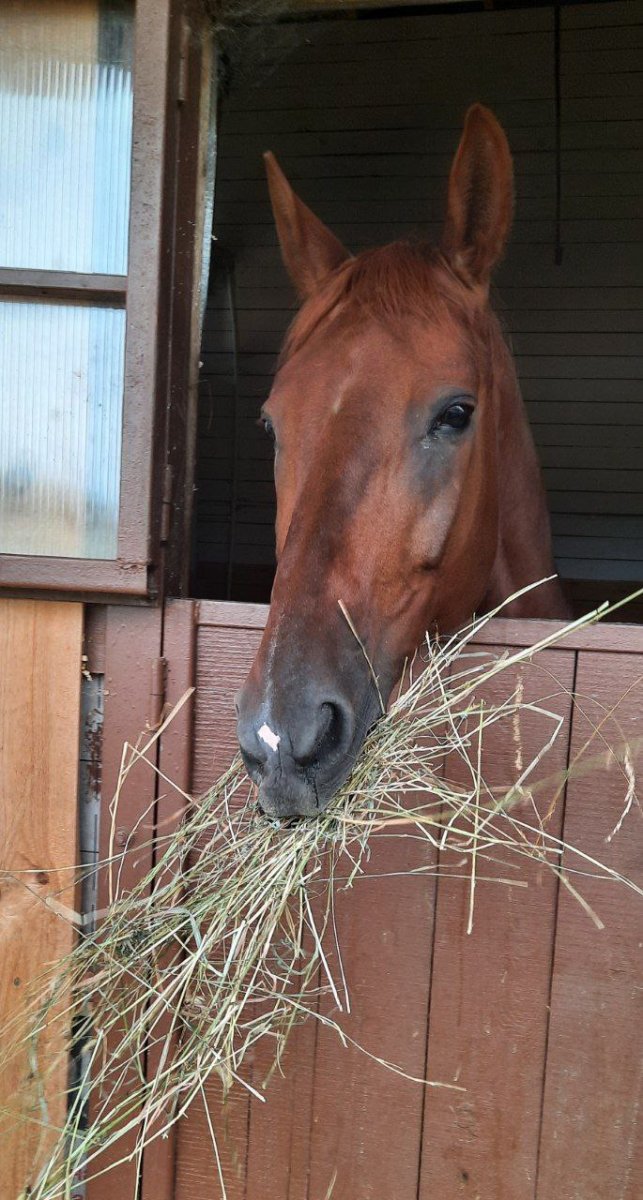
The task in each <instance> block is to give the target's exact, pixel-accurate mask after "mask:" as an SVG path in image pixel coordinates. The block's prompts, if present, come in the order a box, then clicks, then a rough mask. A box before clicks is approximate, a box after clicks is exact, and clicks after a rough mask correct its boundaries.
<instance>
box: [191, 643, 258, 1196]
mask: <svg viewBox="0 0 643 1200" xmlns="http://www.w3.org/2000/svg"><path fill="white" fill-rule="evenodd" d="M258 641H259V635H258V633H257V632H256V631H255V630H248V631H246V630H239V629H232V630H231V629H216V628H208V627H202V626H200V627H199V628H198V631H197V659H196V685H197V690H196V696H195V706H194V729H193V773H192V790H193V791H194V793H195V794H197V795H199V794H202V793H203V792H205V791H206V789H207V788H208V787H209V786H210V785H211V784H212V783H213V782H214V781H215V780H216V779H217V778H218V777H219V775H220V774H221V773H222V772H223V771H224V770H225V768H226V767H227V766H229V764H230V762H231V760H232V758H233V757H234V754H235V753H236V749H237V743H236V736H235V711H234V697H235V695H236V693H237V691H238V690H239V688H240V687H241V684H242V682H243V679H244V677H245V675H246V674H247V671H248V669H249V667H250V664H251V662H252V658H253V655H254V653H255V650H256V647H257V644H258ZM205 1092H206V1098H207V1104H208V1110H209V1112H210V1119H211V1120H212V1123H213V1125H214V1129H215V1134H216V1138H217V1147H218V1150H219V1153H220V1155H221V1160H222V1170H223V1175H224V1179H225V1185H226V1191H227V1200H245V1196H246V1149H247V1130H248V1117H249V1098H248V1093H246V1092H244V1091H241V1090H240V1089H236V1090H234V1091H233V1092H232V1094H231V1095H230V1097H229V1099H228V1101H227V1103H226V1105H225V1106H222V1103H221V1088H220V1084H219V1081H218V1079H217V1078H216V1077H213V1078H211V1079H210V1081H209V1082H208V1084H207V1085H206V1088H205ZM175 1187H176V1191H175V1196H176V1198H177V1200H178V1198H179V1197H185V1198H186V1200H187V1197H192V1196H201V1195H203V1196H208V1197H212V1200H219V1198H220V1197H221V1196H222V1190H221V1187H220V1184H219V1181H218V1178H217V1169H216V1161H215V1154H214V1151H213V1148H212V1141H211V1136H210V1131H209V1125H208V1120H207V1117H206V1112H205V1107H204V1105H202V1104H199V1103H195V1104H193V1105H192V1108H191V1110H190V1112H189V1114H188V1116H187V1117H186V1119H185V1120H184V1121H183V1122H182V1123H181V1126H180V1129H179V1131H178V1137H177V1151H176V1185H175Z"/></svg>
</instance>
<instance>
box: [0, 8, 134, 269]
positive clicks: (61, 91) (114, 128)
mask: <svg viewBox="0 0 643 1200" xmlns="http://www.w3.org/2000/svg"><path fill="white" fill-rule="evenodd" d="M132 20H133V9H132V6H131V5H129V4H117V3H114V2H112V3H97V2H96V0H78V2H77V3H76V4H74V5H73V6H70V5H64V6H62V5H61V6H58V5H57V4H55V3H53V4H52V3H50V2H48V3H44V2H43V0H17V2H16V0H11V3H8V0H0V267H26V268H32V269H40V270H50V271H80V272H85V273H87V272H94V273H98V274H102V273H104V274H110V275H124V274H126V273H127V231H128V220H129V193H130V159H131V143H132V71H131V30H132Z"/></svg>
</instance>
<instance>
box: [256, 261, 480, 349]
mask: <svg viewBox="0 0 643 1200" xmlns="http://www.w3.org/2000/svg"><path fill="white" fill-rule="evenodd" d="M360 316H366V317H371V318H373V319H375V320H379V321H383V322H385V323H387V324H397V323H398V322H400V321H404V320H407V319H408V318H413V319H416V320H419V321H425V322H426V321H430V322H435V323H446V322H448V323H454V322H455V323H457V324H459V325H461V326H463V327H464V330H465V332H466V333H467V334H469V335H470V334H472V333H473V330H474V327H475V324H476V321H475V317H476V312H475V305H473V304H472V302H471V298H470V295H469V289H468V288H467V287H466V285H465V284H463V282H462V281H461V280H460V279H459V278H458V277H457V276H456V275H455V274H454V273H453V271H452V270H451V269H450V267H449V265H448V263H447V262H446V260H445V259H444V258H443V256H442V255H441V253H440V251H439V250H436V249H435V247H433V246H431V245H429V244H428V243H422V242H417V243H414V242H410V241H409V242H403V241H402V242H393V243H391V244H390V245H388V246H379V247H377V248H375V249H372V250H364V251H362V253H361V254H358V255H357V256H356V257H355V258H350V259H348V260H347V261H346V262H345V263H342V265H341V266H340V267H338V268H337V270H335V271H333V273H332V274H331V275H330V276H329V277H328V279H327V281H326V282H325V283H324V285H323V287H321V288H320V289H319V291H318V292H317V293H316V294H315V295H314V296H312V297H311V298H310V300H308V301H307V302H306V304H304V306H303V308H302V309H301V311H300V312H299V313H298V314H297V316H296V317H295V320H294V321H293V323H292V325H291V327H290V329H289V331H288V334H287V336H286V340H285V343H284V346H283V349H282V352H281V360H280V361H281V363H284V362H286V361H287V360H288V359H289V358H291V357H292V355H293V354H295V353H296V352H297V351H298V350H300V349H301V348H302V346H303V345H304V344H305V343H306V342H307V341H308V340H309V338H310V337H311V335H312V334H313V333H315V331H316V330H318V329H319V328H320V327H321V326H322V325H323V324H324V323H325V322H326V321H327V320H334V319H337V320H339V319H341V318H344V319H345V320H346V322H347V323H348V322H351V321H353V320H354V319H355V318H356V317H357V318H359V317H360Z"/></svg>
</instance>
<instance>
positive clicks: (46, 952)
mask: <svg viewBox="0 0 643 1200" xmlns="http://www.w3.org/2000/svg"><path fill="white" fill-rule="evenodd" d="M82 625H83V612H82V605H80V604H65V603H52V602H43V601H35V600H0V847H1V851H0V862H1V872H0V873H1V875H2V881H1V888H0V1011H1V1013H2V1022H3V1023H4V1022H8V1021H10V1020H11V1019H12V1018H14V1017H17V1016H18V1015H19V1013H20V1012H21V1011H22V1010H23V1008H24V1005H25V1003H26V997H27V995H28V992H29V988H30V987H31V986H33V984H34V983H35V981H36V980H37V978H38V976H39V975H40V974H41V972H42V971H43V970H44V969H45V967H46V966H48V965H49V964H51V963H53V962H55V961H56V959H59V958H61V957H63V956H64V955H65V954H68V953H69V951H70V950H71V949H72V946H73V943H74V927H73V925H72V924H71V923H69V922H68V921H66V920H64V919H63V918H62V917H61V916H57V915H55V914H54V913H52V912H51V911H48V910H47V908H46V907H45V903H44V902H45V901H46V899H47V897H48V896H52V897H55V899H56V901H57V902H58V903H59V904H63V905H65V906H67V907H68V908H69V909H71V910H72V911H73V910H74V909H75V908H76V904H75V895H74V876H73V871H70V868H72V867H73V866H74V864H75V863H76V862H77V861H78V858H77V855H78V847H77V788H78V753H79V737H80V669H81V653H82ZM62 1048H63V1047H62V1035H61V1032H60V1031H59V1032H57V1033H56V1035H55V1037H54V1036H51V1037H49V1038H45V1039H43V1044H42V1046H41V1048H40V1050H39V1057H40V1068H41V1070H46V1069H47V1066H48V1064H49V1063H51V1062H53V1061H54V1059H55V1057H56V1056H57V1055H58V1054H60V1053H61V1050H62ZM29 1080H32V1083H31V1086H30V1085H29ZM66 1089H67V1064H66V1063H65V1061H64V1060H63V1061H62V1063H61V1065H60V1067H59V1068H56V1070H55V1071H54V1072H53V1074H52V1076H51V1077H50V1079H49V1080H48V1082H47V1086H46V1096H45V1098H46V1103H47V1110H48V1121H49V1128H47V1129H44V1130H42V1129H41V1126H40V1121H41V1113H42V1108H41V1104H42V1100H41V1098H40V1097H39V1093H38V1089H37V1087H35V1086H34V1082H33V1077H32V1073H31V1068H30V1064H29V1062H28V1059H27V1055H26V1054H25V1055H24V1057H22V1056H20V1057H18V1058H17V1059H16V1060H15V1061H14V1062H13V1063H12V1064H11V1065H10V1066H9V1067H8V1068H7V1069H5V1070H4V1071H3V1074H2V1077H1V1079H0V1105H1V1106H2V1109H3V1111H2V1117H1V1118H0V1139H1V1140H2V1155H1V1156H0V1194H1V1195H2V1196H3V1197H7V1200H14V1197H17V1196H18V1195H20V1194H23V1188H25V1187H26V1186H27V1185H28V1184H30V1185H33V1184H34V1183H35V1177H36V1174H37V1170H38V1167H39V1166H40V1165H42V1162H43V1161H44V1159H45V1158H46V1155H47V1153H48V1152H49V1151H50V1150H51V1148H52V1146H53V1143H54V1141H55V1131H56V1128H57V1127H59V1126H60V1124H61V1123H62V1122H63V1121H64V1117H65V1111H66V1095H65V1093H66ZM5 1106H6V1107H5ZM31 1122H33V1123H31Z"/></svg>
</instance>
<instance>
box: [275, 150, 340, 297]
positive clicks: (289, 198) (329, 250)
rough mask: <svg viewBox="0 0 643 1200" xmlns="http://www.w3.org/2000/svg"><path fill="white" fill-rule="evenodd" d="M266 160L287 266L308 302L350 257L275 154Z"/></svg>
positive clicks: (278, 230) (280, 239)
mask: <svg viewBox="0 0 643 1200" xmlns="http://www.w3.org/2000/svg"><path fill="white" fill-rule="evenodd" d="M264 161H265V164H266V172H267V175H268V188H269V190H270V202H271V204H272V211H273V214H274V218H275V225H276V226H277V235H278V237H279V245H280V246H281V255H282V258H283V260H284V265H285V267H286V270H287V272H288V274H289V275H290V278H291V279H292V282H293V283H294V285H295V287H296V289H297V293H298V295H299V298H300V299H301V300H306V299H307V298H308V296H310V295H312V293H313V292H314V291H316V289H317V288H318V287H319V285H320V284H321V283H323V281H324V279H325V278H326V276H327V275H329V274H330V272H331V271H334V270H335V267H338V266H339V265H340V263H343V262H344V261H345V260H346V259H347V258H350V255H349V253H348V250H346V249H345V247H344V246H342V243H341V242H340V240H339V238H336V237H335V234H334V233H331V231H330V229H328V227H327V226H326V225H324V223H323V221H320V219H319V217H316V216H315V214H314V212H311V210H310V209H309V208H308V206H307V205H306V204H304V202H303V200H300V199H299V196H297V195H296V193H295V192H294V191H293V189H292V188H291V186H290V184H289V182H288V180H287V179H286V176H285V175H284V173H283V171H282V169H281V167H280V166H279V163H278V162H277V159H276V158H275V156H274V154H272V153H271V152H270V151H268V153H267V154H264Z"/></svg>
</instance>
